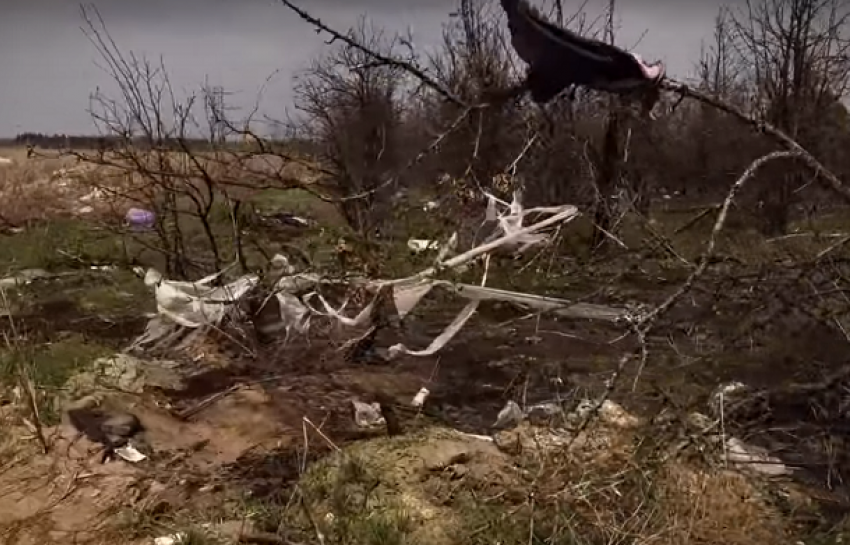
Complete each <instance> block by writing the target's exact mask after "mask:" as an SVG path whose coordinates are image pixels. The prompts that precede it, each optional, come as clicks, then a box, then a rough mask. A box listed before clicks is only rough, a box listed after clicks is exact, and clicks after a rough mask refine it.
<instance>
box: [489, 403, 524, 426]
mask: <svg viewBox="0 0 850 545" xmlns="http://www.w3.org/2000/svg"><path fill="white" fill-rule="evenodd" d="M524 417H525V415H524V414H523V412H522V409H520V408H519V405H517V404H516V402H515V401H514V400H509V401H508V402H507V403H506V404H505V406H504V408H503V409H502V410H501V411H499V415H498V416H497V417H496V422H494V423H493V427H494V428H497V429H510V428H515V427H517V426H518V425H519V424H520V422H522V420H523V418H524Z"/></svg>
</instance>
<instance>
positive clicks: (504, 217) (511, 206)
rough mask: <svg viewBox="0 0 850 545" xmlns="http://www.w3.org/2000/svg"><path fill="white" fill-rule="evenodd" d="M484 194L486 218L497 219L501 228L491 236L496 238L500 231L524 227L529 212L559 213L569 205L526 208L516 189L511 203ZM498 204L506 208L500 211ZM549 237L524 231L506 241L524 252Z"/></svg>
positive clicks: (512, 231) (517, 229) (509, 233)
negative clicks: (485, 198)
mask: <svg viewBox="0 0 850 545" xmlns="http://www.w3.org/2000/svg"><path fill="white" fill-rule="evenodd" d="M484 196H485V197H487V212H486V214H485V218H486V220H487V221H495V222H497V223H498V225H499V230H498V231H497V232H496V233H494V234H493V235H492V236H491V238H496V237H498V236H499V234H500V232H501V234H504V235H512V234H515V233H517V232H518V231H520V230H521V229H523V220H524V219H525V216H527V215H529V214H534V213H538V214H559V213H561V212H563V211H565V210H567V209H568V208H567V207H563V206H560V207H538V208H529V209H528V210H526V209H524V208H523V206H522V204H521V203H520V198H519V192H517V191H514V194H513V200H512V201H511V202H510V203H507V202H505V201H503V200H501V199H499V198H497V197H496V196H494V195H492V194H490V193H487V192H485V193H484ZM497 206H500V207H502V208H503V209H504V210H503V211H501V212H499V211H497V210H496V208H497ZM548 239H549V236H548V235H545V234H542V233H524V234H521V235H518V236H516V237H515V238H514V239H513V240H512V241H510V242H509V243H506V244H505V245H506V246H511V247H514V248H515V249H516V247H517V246H518V247H519V248H518V249H516V251H517V252H518V253H522V252H524V251H525V250H527V249H528V248H530V247H531V246H534V245H536V244H539V243H541V242H544V241H546V240H548Z"/></svg>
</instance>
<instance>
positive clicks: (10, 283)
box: [0, 269, 55, 289]
mask: <svg viewBox="0 0 850 545" xmlns="http://www.w3.org/2000/svg"><path fill="white" fill-rule="evenodd" d="M53 276H55V275H53V274H51V273H49V272H47V271H45V270H44V269H24V270H22V271H21V272H19V273H18V274H16V275H14V276H7V277H6V278H0V289H4V288H6V289H8V288H16V287H18V286H25V285H27V284H29V283H30V282H32V281H33V280H36V279H38V278H50V277H53Z"/></svg>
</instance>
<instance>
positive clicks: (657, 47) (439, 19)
mask: <svg viewBox="0 0 850 545" xmlns="http://www.w3.org/2000/svg"><path fill="white" fill-rule="evenodd" d="M478 1H480V2H490V3H492V4H494V5H495V4H496V0H478ZM540 2H542V0H537V3H540ZM606 3H607V0H589V2H588V8H587V9H588V10H589V11H590V12H591V13H592V14H593V15H595V14H596V13H598V12H599V11H600V10H601V9H603V7H604V5H605V4H606ZM6 4H7V5H5V6H3V12H2V14H0V136H13V135H15V134H17V133H18V132H22V131H35V132H45V133H69V134H70V133H74V134H79V133H92V132H94V126H93V124H92V121H91V118H90V116H89V114H88V113H87V111H86V109H87V108H88V105H89V101H88V97H89V94H90V93H91V92H92V91H93V90H95V89H96V88H98V87H101V88H104V89H112V88H113V87H112V86H111V84H110V79H109V77H108V76H107V75H106V74H105V73H104V72H103V70H102V69H100V68H98V66H97V65H96V61H97V53H96V51H95V49H94V47H93V46H92V45H91V43H90V42H89V41H88V39H87V38H86V36H85V34H84V33H83V32H82V30H81V29H80V26H81V24H82V19H81V16H80V11H79V5H78V4H77V3H76V2H74V1H73V0H31V1H30V2H23V1H16V2H7V3H6ZM580 4H581V2H580V0H565V6H567V5H569V6H571V7H572V10H574V9H577V7H578V6H579V5H580ZM719 4H720V0H710V1H709V0H705V1H702V2H697V1H695V0H694V1H687V2H673V1H672V0H627V1H626V2H619V6H621V7H619V24H620V30H619V33H618V36H617V38H618V39H617V41H618V43H619V44H620V45H623V46H625V47H629V48H630V47H631V46H632V45H633V44H634V43H635V42H636V41H638V39H639V38H640V37H641V36H642V35H644V33H646V34H645V35H644V36H643V38H642V40H641V41H640V44H639V45H638V46H637V47H636V48H635V51H637V52H639V53H640V54H641V55H642V56H643V57H644V58H645V59H647V60H655V59H660V60H663V61H665V62H666V64H667V67H668V73H670V74H672V75H675V76H679V77H684V76H687V75H689V73H690V72H691V71H692V67H693V63H694V61H695V60H696V59H697V58H698V56H699V51H700V45H701V41H702V40H703V39H706V38H708V37H709V36H710V33H711V29H712V24H713V19H714V16H715V14H716V13H717V8H718V6H719ZM95 5H96V6H97V8H98V9H99V11H100V13H101V15H102V16H103V18H104V20H105V22H106V24H107V27H108V29H109V31H110V33H111V34H112V36H113V38H114V39H115V40H116V42H117V43H118V45H119V47H120V48H121V49H122V50H123V51H133V52H135V53H136V54H144V55H146V56H148V57H150V58H153V59H157V58H159V56H160V55H162V56H163V58H164V61H165V65H166V68H167V69H168V71H169V74H170V77H171V80H172V83H173V85H174V87H175V88H177V89H178V90H181V89H182V90H186V91H187V92H188V91H192V90H196V89H198V88H199V87H200V85H202V84H203V82H204V79H205V78H208V79H209V82H210V83H211V84H213V85H222V86H224V87H225V88H226V89H227V90H229V91H232V92H234V93H235V94H234V95H233V96H231V97H230V98H229V99H228V100H229V103H231V104H232V105H234V106H243V107H250V106H251V105H253V104H254V103H255V100H256V96H257V93H258V91H259V89H260V88H261V87H262V86H263V85H264V83H265V82H266V80H267V79H268V78H269V76H271V75H272V74H274V77H273V78H272V79H271V81H270V82H269V83H267V84H266V90H265V92H264V94H263V98H262V102H261V111H262V112H263V113H265V114H268V115H270V116H274V117H278V118H280V117H281V116H283V114H284V112H285V110H286V108H287V107H291V104H292V93H291V89H292V80H293V76H294V75H295V74H297V72H298V71H299V70H300V69H303V68H304V67H305V66H306V64H307V63H308V62H309V61H310V59H311V58H313V57H315V56H316V55H318V54H320V53H321V51H322V49H323V48H325V47H326V46H325V45H324V43H323V40H324V39H326V37H325V38H323V37H320V36H317V35H316V33H315V32H314V30H313V29H312V28H311V27H310V26H309V25H307V24H306V23H304V22H303V21H301V20H300V19H299V18H298V17H297V16H296V15H295V14H294V13H292V12H291V11H289V10H288V9H287V8H286V7H285V6H283V5H282V4H281V3H280V2H278V1H276V0H238V1H237V0H178V1H174V0H144V1H140V0H100V1H96V2H95ZM299 5H301V6H302V7H304V8H306V9H308V10H309V11H310V13H312V14H313V15H315V16H316V17H319V18H321V19H322V20H323V21H325V22H326V23H328V24H329V25H331V26H333V27H334V28H336V29H338V30H346V29H348V28H350V27H352V26H354V25H356V24H357V21H358V17H359V16H360V15H362V14H363V15H366V16H367V17H368V18H369V19H371V20H372V21H373V22H374V23H376V24H377V25H379V26H382V27H385V28H386V29H388V30H400V31H403V30H405V29H407V28H410V29H411V31H412V32H413V36H414V41H415V44H416V45H417V47H418V48H420V49H427V48H428V47H429V46H433V45H434V44H435V43H437V42H438V41H439V40H440V33H441V26H442V25H443V24H444V23H445V22H447V21H448V20H449V19H448V14H449V13H450V12H451V11H452V10H454V9H455V8H456V5H457V0H417V1H414V0H407V1H405V0H336V1H334V0H309V1H307V0H301V1H300V2H299ZM565 10H566V7H565ZM572 10H570V11H572Z"/></svg>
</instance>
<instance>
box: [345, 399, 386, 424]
mask: <svg viewBox="0 0 850 545" xmlns="http://www.w3.org/2000/svg"><path fill="white" fill-rule="evenodd" d="M351 404H352V405H353V406H354V423H355V424H357V425H358V426H359V427H361V428H376V427H379V426H384V425H386V423H387V422H386V420H384V417H383V416H381V404H380V403H363V402H362V401H357V400H356V399H352V400H351Z"/></svg>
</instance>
